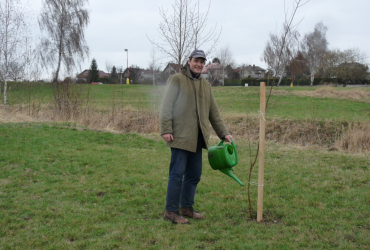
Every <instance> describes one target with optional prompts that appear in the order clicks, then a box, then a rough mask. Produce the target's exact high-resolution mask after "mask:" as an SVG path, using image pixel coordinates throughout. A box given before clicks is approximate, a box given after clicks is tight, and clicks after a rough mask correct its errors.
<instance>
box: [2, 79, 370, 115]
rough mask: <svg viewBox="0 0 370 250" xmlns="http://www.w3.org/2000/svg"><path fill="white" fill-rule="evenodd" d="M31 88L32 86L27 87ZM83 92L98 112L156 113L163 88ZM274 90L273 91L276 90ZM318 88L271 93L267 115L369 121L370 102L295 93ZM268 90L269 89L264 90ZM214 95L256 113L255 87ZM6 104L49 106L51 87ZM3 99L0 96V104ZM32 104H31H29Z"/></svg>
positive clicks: (224, 105)
mask: <svg viewBox="0 0 370 250" xmlns="http://www.w3.org/2000/svg"><path fill="white" fill-rule="evenodd" d="M30 86H31V87H30ZM77 86H78V88H80V87H81V89H82V90H83V93H84V94H86V93H87V92H89V98H90V101H89V103H91V104H94V105H95V106H96V107H99V108H101V109H104V108H105V109H110V108H111V107H112V106H113V105H115V106H117V107H127V106H131V107H133V108H134V109H144V110H148V109H149V110H158V109H159V106H160V103H161V98H162V94H163V91H164V86H148V85H85V84H83V85H77ZM275 89H276V88H275ZM317 89H319V87H296V88H290V87H280V88H278V91H283V92H284V93H285V92H286V93H285V94H281V93H280V94H279V93H273V94H272V96H271V100H270V102H269V107H268V110H267V116H268V117H270V118H281V119H290V120H295V121H300V120H304V119H313V118H315V119H319V120H325V119H326V120H336V121H364V120H370V103H369V102H366V101H363V100H362V101H358V100H348V99H336V98H328V97H321V98H320V97H309V96H300V95H297V94H295V93H300V92H302V91H308V92H313V91H315V90H317ZM333 89H335V90H336V91H339V92H343V93H344V94H345V93H348V92H351V91H358V90H361V91H364V92H370V88H365V87H364V88H333ZM267 91H269V88H267ZM213 92H214V95H215V98H216V101H217V104H218V106H219V108H220V110H221V111H222V112H223V113H232V114H257V112H258V110H259V88H258V87H249V88H246V87H214V88H213ZM8 94H9V97H8V102H9V103H10V104H11V105H13V104H20V103H22V104H23V105H25V106H27V105H31V106H32V101H33V100H37V101H38V102H42V103H49V102H51V100H52V98H53V92H52V88H51V87H50V86H47V85H46V84H39V85H37V86H33V85H32V84H31V85H29V84H18V85H17V87H16V88H13V90H12V91H9V92H8ZM1 100H2V97H0V101H1ZM30 103H31V104H30Z"/></svg>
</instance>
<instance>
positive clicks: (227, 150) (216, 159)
mask: <svg viewBox="0 0 370 250" xmlns="http://www.w3.org/2000/svg"><path fill="white" fill-rule="evenodd" d="M224 141H225V140H222V141H221V142H220V143H219V144H218V145H217V146H214V147H210V148H209V150H208V161H209V164H210V165H211V167H212V168H213V169H214V170H220V171H221V172H222V173H224V174H226V175H228V176H230V177H231V178H233V179H234V180H236V181H237V182H238V183H239V184H240V185H242V186H244V184H243V183H242V182H241V181H240V180H239V179H238V178H237V177H236V176H235V175H234V174H233V173H232V171H234V169H233V168H232V167H234V166H235V165H236V164H238V160H239V159H238V152H236V147H235V144H234V141H233V140H231V144H232V146H231V145H230V144H224Z"/></svg>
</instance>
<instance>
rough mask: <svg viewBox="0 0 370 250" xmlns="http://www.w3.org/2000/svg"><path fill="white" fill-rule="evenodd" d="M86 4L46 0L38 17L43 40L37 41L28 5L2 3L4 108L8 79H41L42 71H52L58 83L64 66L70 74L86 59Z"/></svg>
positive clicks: (0, 44) (12, 1)
mask: <svg viewBox="0 0 370 250" xmlns="http://www.w3.org/2000/svg"><path fill="white" fill-rule="evenodd" d="M87 3H88V0H68V1H65V0H44V1H43V7H42V10H41V13H40V14H39V16H38V23H39V27H40V30H41V33H42V37H41V39H40V40H34V39H32V35H33V34H31V33H30V30H32V27H30V23H31V21H30V19H31V18H32V17H31V14H30V13H31V12H30V11H29V10H28V9H27V5H22V3H21V2H20V0H2V1H0V83H1V82H4V87H3V90H4V105H5V106H6V104H7V89H8V80H9V79H11V80H20V79H28V80H31V81H32V80H39V78H40V77H41V75H42V72H43V71H45V70H51V71H52V79H53V81H54V82H57V81H58V78H59V75H60V71H61V68H62V67H64V69H65V72H66V73H71V71H72V70H73V69H75V68H76V66H78V65H79V63H80V62H81V61H83V60H84V59H85V58H86V56H87V55H88V53H89V48H88V46H87V43H86V41H85V38H84V30H85V28H86V26H87V24H88V23H89V12H88V10H87V9H86V4H87ZM1 87H2V86H1V85H0V91H1V89H2V88H1Z"/></svg>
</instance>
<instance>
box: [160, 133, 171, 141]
mask: <svg viewBox="0 0 370 250" xmlns="http://www.w3.org/2000/svg"><path fill="white" fill-rule="evenodd" d="M162 138H163V140H165V141H173V135H172V134H163V135H162Z"/></svg>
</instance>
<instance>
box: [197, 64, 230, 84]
mask: <svg viewBox="0 0 370 250" xmlns="http://www.w3.org/2000/svg"><path fill="white" fill-rule="evenodd" d="M225 73H226V72H225V71H224V68H223V67H222V66H221V65H220V64H219V63H217V62H214V63H211V62H209V63H208V64H206V65H205V66H204V68H203V70H202V76H203V77H204V78H205V79H206V80H207V81H209V83H210V84H211V85H223V80H224V78H227V75H226V74H225Z"/></svg>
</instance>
